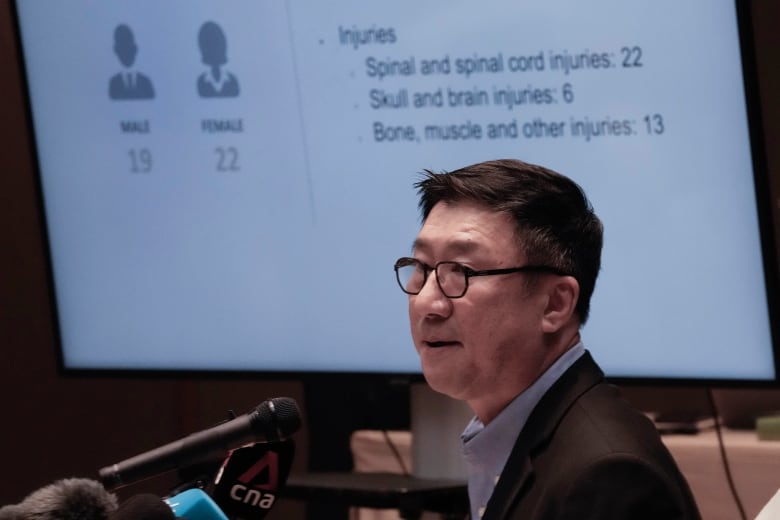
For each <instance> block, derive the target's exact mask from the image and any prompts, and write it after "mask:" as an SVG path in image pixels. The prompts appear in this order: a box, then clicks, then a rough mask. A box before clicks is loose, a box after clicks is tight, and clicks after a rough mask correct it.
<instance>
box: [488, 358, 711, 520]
mask: <svg viewBox="0 0 780 520" xmlns="http://www.w3.org/2000/svg"><path fill="white" fill-rule="evenodd" d="M482 518H483V520H499V519H501V520H504V519H518V520H520V519H522V520H542V519H543V520H552V519H556V520H560V519H576V520H588V519H594V520H595V519H600V520H604V519H614V520H617V519H620V520H637V519H654V520H682V519H684V520H690V519H698V518H700V515H699V512H698V510H697V508H696V504H695V502H694V499H693V496H692V495H691V492H690V489H689V487H688V484H687V482H686V481H685V479H684V478H683V476H682V475H681V474H680V472H679V470H678V469H677V466H676V464H675V462H674V460H673V459H672V456H671V455H670V454H669V452H668V450H667V449H666V447H665V446H664V445H663V443H662V442H661V439H660V436H659V435H658V433H657V431H656V429H655V427H654V426H653V424H652V423H651V421H650V420H648V419H647V418H646V417H645V416H644V415H643V414H641V413H640V412H638V411H636V410H635V409H634V408H632V407H631V406H630V405H629V404H628V403H627V402H625V401H624V400H623V399H622V398H621V397H620V395H619V394H618V391H617V389H616V388H615V387H613V386H611V385H609V384H607V383H606V382H605V381H604V374H603V373H602V371H601V369H600V368H599V367H598V365H596V363H595V362H594V361H593V359H592V358H591V356H590V354H588V353H586V354H584V355H583V356H582V357H581V358H580V359H579V360H577V362H576V363H575V364H574V365H572V366H571V367H570V368H569V370H567V371H566V372H565V373H564V375H563V376H562V377H561V378H560V379H559V380H558V381H557V382H556V383H555V384H554V385H553V386H552V387H551V388H550V390H549V391H548V392H547V393H546V394H545V395H544V397H543V398H542V400H541V401H540V402H539V404H538V405H537V406H536V408H535V409H534V411H533V412H532V414H531V416H530V417H529V418H528V422H527V423H526V425H525V427H524V428H523V431H522V432H521V433H520V435H519V436H518V438H517V441H516V442H515V446H514V449H513V450H512V453H511V454H510V456H509V459H508V460H507V463H506V466H505V467H504V470H503V472H502V473H501V478H500V479H499V481H498V484H497V485H496V488H495V490H494V492H493V495H492V496H491V498H490V500H489V501H488V504H487V508H486V510H485V513H484V515H483V516H482Z"/></svg>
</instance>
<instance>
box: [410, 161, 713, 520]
mask: <svg viewBox="0 0 780 520" xmlns="http://www.w3.org/2000/svg"><path fill="white" fill-rule="evenodd" d="M416 187H417V188H418V189H419V193H420V195H421V199H420V208H421V210H422V216H423V226H422V229H421V230H420V232H419V234H418V236H417V239H416V240H415V242H414V248H413V253H412V255H413V256H412V257H408V258H401V259H399V260H398V261H397V262H396V264H395V270H396V274H397V277H398V282H399V284H400V285H401V288H402V289H403V290H404V292H406V293H407V294H408V295H409V318H410V324H411V330H412V337H413V339H414V344H415V348H416V349H417V352H418V354H419V356H420V360H421V364H422V369H423V373H424V375H425V378H426V380H427V382H428V384H429V385H430V386H431V387H432V388H433V389H434V390H436V391H438V392H441V393H443V394H446V395H449V396H450V397H453V398H455V399H461V400H465V401H466V402H467V403H468V404H469V406H470V407H471V408H472V410H473V411H474V413H475V418H474V419H473V420H472V421H471V423H470V424H469V425H468V426H467V427H466V430H465V431H464V433H463V440H464V454H465V457H466V463H467V466H468V468H469V476H468V487H469V499H470V503H471V516H472V518H473V519H475V520H476V519H478V518H482V519H484V520H496V519H505V518H517V519H523V520H532V519H577V520H583V519H643V518H648V519H649V518H653V519H664V520H670V519H696V518H699V513H698V511H697V508H696V505H695V503H694V500H693V498H692V496H691V493H690V490H689V488H688V485H687V483H686V482H685V480H684V478H683V477H682V475H681V474H680V472H679V470H678V469H677V467H676V465H675V463H674V461H673V459H672V457H671V455H670V454H669V452H668V451H667V450H666V448H665V447H664V445H663V444H662V442H661V440H660V437H659V435H658V433H657V431H656V430H655V428H654V426H653V424H652V423H651V422H650V421H649V420H647V419H646V418H645V417H644V415H642V414H641V413H639V412H638V411H636V410H634V409H633V408H632V407H630V406H629V405H628V404H627V403H626V402H625V401H623V400H622V399H621V397H620V396H619V394H618V391H617V390H616V389H615V388H614V387H613V386H611V385H608V384H607V383H606V382H605V381H604V375H603V373H602V371H601V370H600V369H599V367H598V366H597V365H596V363H595V362H594V360H593V359H592V358H591V356H590V354H589V353H588V352H587V351H586V350H585V347H584V346H583V343H582V341H581V340H580V328H581V326H582V325H583V324H584V323H585V321H586V320H587V318H588V312H589V305H590V297H591V294H592V293H593V289H594V287H595V283H596V276H597V274H598V271H599V268H600V262H601V260H600V257H601V245H602V225H601V222H600V221H599V219H598V217H596V215H595V214H594V213H593V210H592V208H591V206H590V203H589V202H588V200H587V199H586V197H585V195H584V193H583V192H582V190H581V189H580V187H579V186H578V185H577V184H575V183H574V182H573V181H571V180H570V179H568V178H566V177H564V176H562V175H559V174H557V173H555V172H553V171H550V170H548V169H545V168H542V167H539V166H534V165H529V164H526V163H523V162H520V161H511V160H502V161H492V162H486V163H481V164H476V165H472V166H469V167H466V168H463V169H460V170H457V171H454V172H451V173H441V174H437V173H433V172H426V176H425V178H424V179H423V180H421V181H420V182H419V183H418V184H417V185H416ZM627 349H630V345H627Z"/></svg>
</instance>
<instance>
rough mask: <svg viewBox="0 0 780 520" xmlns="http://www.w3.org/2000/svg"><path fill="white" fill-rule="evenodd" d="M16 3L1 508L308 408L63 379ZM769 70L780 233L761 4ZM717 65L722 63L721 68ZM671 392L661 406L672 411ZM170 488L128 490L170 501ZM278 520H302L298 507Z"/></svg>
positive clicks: (0, 397)
mask: <svg viewBox="0 0 780 520" xmlns="http://www.w3.org/2000/svg"><path fill="white" fill-rule="evenodd" d="M10 13H11V7H10V1H9V0H0V70H2V73H0V78H1V79H0V134H2V135H0V143H2V145H0V165H1V170H0V240H1V241H2V249H1V251H2V254H0V273H2V274H0V349H1V352H2V355H1V356H0V417H2V423H0V460H2V461H3V472H4V477H3V479H2V481H3V485H2V486H0V504H8V503H15V502H18V501H20V500H21V499H22V498H23V497H24V496H25V495H26V494H27V493H29V492H30V491H32V490H34V489H37V488H39V487H41V486H43V485H45V484H47V483H50V482H52V481H53V480H56V479H58V478H62V477H66V476H94V473H95V471H96V469H97V468H99V467H102V466H104V465H106V464H109V463H113V462H116V461H117V460H119V459H121V458H124V457H126V456H130V455H133V454H136V453H139V452H141V451H144V450H147V449H149V448H152V447H155V446H157V445H160V444H163V443H166V442H169V441H171V440H174V439H176V438H179V437H181V436H183V435H185V434H187V433H190V432H192V431H194V430H197V429H201V428H204V427H207V426H209V425H211V424H213V423H214V422H216V421H218V420H220V419H222V418H223V417H224V416H225V413H226V410H228V409H235V410H236V411H238V412H244V411H247V410H248V409H249V408H251V407H253V406H254V405H256V404H258V403H259V402H260V401H261V400H263V399H265V398H266V397H273V396H280V395H289V396H292V397H294V398H296V399H298V401H299V403H301V404H302V406H305V401H304V396H303V389H302V385H301V384H300V383H299V382H297V381H250V380H244V381H224V380H210V379H205V378H203V379H202V378H179V379H160V378H152V379H148V380H138V379H131V378H127V379H122V378H107V377H102V378H98V377H90V378H81V377H73V378H67V377H62V376H61V375H59V374H58V372H57V367H56V357H55V338H54V332H53V330H54V329H53V325H52V317H51V311H50V300H49V298H50V295H49V287H48V280H47V267H46V260H45V254H44V243H43V237H42V235H41V228H42V227H41V221H40V219H41V215H40V213H39V209H38V202H37V195H36V186H35V175H34V170H33V168H34V166H33V164H34V163H33V160H32V148H31V141H30V129H29V127H28V123H27V119H26V115H25V108H24V106H25V105H24V103H25V101H24V96H23V91H22V87H23V85H22V80H21V78H20V75H19V71H20V69H19V63H18V58H17V49H16V43H15V36H14V29H13V24H12V19H11V14H10ZM755 19H756V24H757V27H758V34H757V39H758V42H759V43H758V59H759V65H760V78H761V79H760V88H761V92H762V102H763V114H764V126H765V132H766V136H767V137H766V147H767V153H768V159H769V167H770V171H771V172H772V183H773V186H772V193H771V194H767V196H768V197H771V199H772V201H773V204H772V206H773V211H774V215H775V220H776V221H778V222H780V217H778V215H779V214H780V137H779V136H780V100H778V96H777V93H778V92H780V66H778V63H780V31H777V30H776V28H775V25H776V22H777V21H778V20H780V2H777V1H776V0H765V1H759V2H756V15H755ZM713 59H715V58H713ZM664 392H665V390H663V389H654V390H652V394H654V396H657V398H658V402H663V401H664V400H665V399H664ZM296 440H297V444H298V447H299V450H298V451H299V453H298V456H297V457H296V461H295V468H296V469H297V470H301V469H303V468H304V467H305V466H306V463H307V460H308V453H307V430H306V429H305V428H304V429H303V430H302V431H301V432H300V434H299V435H298V436H297V438H296ZM165 483H166V481H165V479H164V478H163V479H160V480H159V481H158V480H155V481H148V482H146V483H143V484H139V485H138V486H132V487H130V488H127V489H126V491H125V492H124V493H135V492H138V491H139V490H140V489H141V488H144V487H145V488H148V489H150V490H151V491H153V492H157V493H159V492H160V490H161V487H162V486H163V485H165ZM283 506H284V507H278V508H276V509H275V510H274V512H273V513H272V515H270V516H269V518H270V517H274V518H296V517H298V516H299V515H300V511H301V509H300V508H299V506H298V505H297V504H283Z"/></svg>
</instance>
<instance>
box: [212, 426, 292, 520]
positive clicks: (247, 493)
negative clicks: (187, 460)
mask: <svg viewBox="0 0 780 520" xmlns="http://www.w3.org/2000/svg"><path fill="white" fill-rule="evenodd" d="M294 452H295V445H294V444H293V441H292V439H287V440H286V441H284V442H274V443H268V444H254V445H252V446H245V447H243V448H238V449H235V450H233V451H232V452H231V453H230V455H229V456H228V458H227V459H226V460H225V462H224V464H222V468H221V469H220V470H219V473H218V474H217V477H216V479H215V487H214V491H213V492H212V496H213V497H214V501H215V502H216V503H217V505H218V506H219V508H220V509H221V510H222V511H224V512H225V514H226V515H227V516H228V517H229V518H231V519H232V520H260V519H262V518H264V517H265V515H267V514H268V511H269V510H270V509H271V507H273V505H274V503H275V502H276V497H277V495H278V493H279V492H280V491H281V490H282V488H283V487H284V484H285V482H287V476H288V475H289V474H290V469H291V468H292V462H293V454H294Z"/></svg>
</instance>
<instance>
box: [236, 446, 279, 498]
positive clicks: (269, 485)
mask: <svg viewBox="0 0 780 520" xmlns="http://www.w3.org/2000/svg"><path fill="white" fill-rule="evenodd" d="M266 469H267V470H268V472H267V473H266V475H267V476H266V478H265V482H261V483H256V482H255V483H254V484H253V483H252V482H253V481H254V480H255V479H256V478H257V477H258V475H260V474H261V473H262V472H263V471H264V470H266ZM238 481H239V482H241V483H242V484H244V485H246V486H249V485H250V484H252V487H254V488H257V489H264V490H266V491H272V490H276V489H278V488H279V455H278V454H277V453H276V452H275V451H267V452H266V453H265V455H263V456H262V458H261V459H260V460H258V461H257V462H256V463H255V464H254V465H252V466H251V467H250V468H249V469H248V470H246V471H245V472H244V473H243V474H242V475H240V476H239V477H238Z"/></svg>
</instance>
